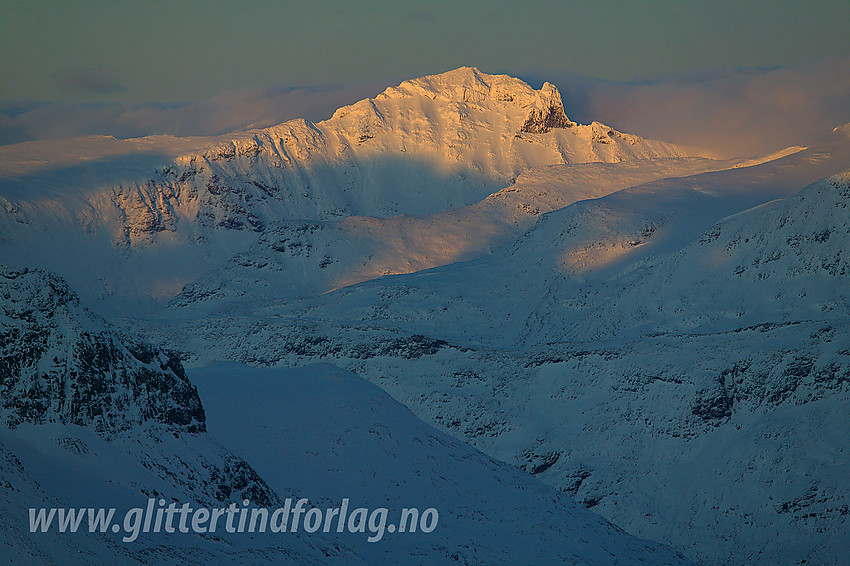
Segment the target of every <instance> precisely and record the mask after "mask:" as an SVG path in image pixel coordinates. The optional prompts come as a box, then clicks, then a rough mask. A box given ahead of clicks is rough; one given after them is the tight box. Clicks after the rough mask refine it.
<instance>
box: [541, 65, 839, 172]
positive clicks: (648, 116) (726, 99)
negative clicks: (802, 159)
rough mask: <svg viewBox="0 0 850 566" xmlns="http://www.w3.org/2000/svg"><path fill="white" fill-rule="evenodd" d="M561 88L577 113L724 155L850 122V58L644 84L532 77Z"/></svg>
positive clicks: (815, 135) (798, 139)
mask: <svg viewBox="0 0 850 566" xmlns="http://www.w3.org/2000/svg"><path fill="white" fill-rule="evenodd" d="M531 78H534V79H537V80H549V81H550V82H553V83H555V84H557V86H558V87H559V88H560V89H561V93H562V96H563V99H564V106H565V107H566V110H567V114H568V115H570V118H572V119H574V120H578V121H579V122H585V121H588V120H599V121H601V122H604V123H606V124H609V125H611V126H613V127H615V128H617V129H619V130H622V131H626V132H634V133H638V134H640V135H642V136H645V137H651V138H658V139H663V140H666V141H671V142H675V143H678V144H682V145H689V146H696V147H702V148H706V149H710V150H712V151H714V152H716V153H717V154H718V155H719V156H723V157H729V156H733V155H751V154H757V153H764V152H769V151H774V150H777V149H781V148H783V147H787V146H789V145H794V144H800V143H810V142H812V141H814V140H816V139H819V138H820V137H823V136H825V135H827V134H829V133H830V132H831V131H832V129H833V128H835V127H837V126H842V125H844V124H846V123H847V122H850V57H844V58H835V59H829V60H821V61H818V62H815V63H811V64H808V65H800V66H794V67H780V68H773V69H739V70H727V71H718V72H716V73H712V74H704V75H696V76H684V77H674V78H667V79H663V80H657V81H651V82H638V83H613V82H606V81H601V80H596V79H587V78H583V79H582V78H576V77H564V76H561V77H550V78H548V79H546V78H545V77H543V76H541V73H540V72H535V73H533V74H532V77H531Z"/></svg>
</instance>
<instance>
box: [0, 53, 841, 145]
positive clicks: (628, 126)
mask: <svg viewBox="0 0 850 566" xmlns="http://www.w3.org/2000/svg"><path fill="white" fill-rule="evenodd" d="M482 70H484V71H485V72H493V71H494V70H491V69H482ZM517 74H519V76H521V77H523V78H525V79H526V80H528V81H529V82H530V83H531V84H532V85H533V86H539V84H540V83H542V82H543V81H549V82H552V83H554V84H556V85H557V86H558V88H559V89H560V90H561V93H562V96H563V99H564V105H565V108H566V111H567V114H568V116H569V117H570V118H572V119H573V120H576V121H579V122H581V123H588V122H590V121H593V120H598V121H600V122H604V123H606V124H609V125H611V126H613V127H615V128H617V129H618V130H621V131H626V132H633V133H637V134H640V135H642V136H644V137H648V138H655V139H663V140H666V141H671V142H675V143H678V144H682V145H689V146H695V147H700V148H704V149H708V150H711V151H713V152H715V153H716V154H717V155H718V156H722V157H728V156H732V155H755V154H759V153H765V152H770V151H774V150H778V149H781V148H783V147H787V146H789V145H794V144H800V143H809V142H811V141H814V140H816V139H818V138H819V137H822V136H824V135H826V134H828V133H829V132H830V131H831V130H832V129H833V128H834V127H836V126H839V125H843V124H845V123H847V122H850V57H844V58H834V59H829V60H821V61H817V62H813V63H809V64H806V65H798V66H794V67H779V68H770V69H740V70H726V71H718V72H716V73H710V74H702V75H693V76H676V77H668V78H664V79H659V80H654V81H649V82H632V83H616V82H609V81H604V80H601V79H595V78H590V77H585V76H577V75H564V74H558V73H552V72H551V71H547V70H544V69H538V70H533V71H529V72H525V73H517ZM89 75H91V73H88V74H87V73H82V72H81V73H77V74H75V75H74V76H69V77H66V82H68V84H69V85H70V86H73V85H76V87H75V88H90V89H91V88H101V89H102V88H106V87H109V88H114V87H115V86H116V85H108V84H106V83H104V82H103V81H101V80H99V79H103V78H104V77H100V76H99V75H92V76H89ZM95 79H98V80H95ZM400 79H401V77H396V78H392V79H386V80H385V81H383V82H370V83H361V84H346V85H333V86H302V87H285V86H277V87H247V88H242V89H236V90H227V91H224V92H222V93H221V94H219V95H217V96H215V97H212V98H209V99H204V100H198V101H192V102H185V103H175V104H131V103H102V104H73V103H43V102H35V101H17V102H6V103H0V144H9V143H16V142H21V141H27V140H35V139H48V138H61V137H69V136H76V135H88V134H107V135H114V136H116V137H119V138H126V137H138V136H144V135H150V134H172V135H177V136H189V135H215V134H222V133H226V132H229V131H233V130H238V129H243V128H246V127H260V126H269V125H273V124H277V123H280V122H283V121H286V120H289V119H292V118H297V117H304V118H307V119H310V120H321V119H324V118H327V117H329V116H330V115H331V114H332V113H333V111H334V110H335V109H336V108H338V107H340V106H343V105H346V104H351V103H353V102H355V101H357V100H359V99H362V98H366V97H369V96H374V95H375V94H376V93H378V92H380V91H381V90H383V88H384V87H386V86H389V85H391V84H397V83H398V82H399V81H400Z"/></svg>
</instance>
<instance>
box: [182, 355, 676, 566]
mask: <svg viewBox="0 0 850 566" xmlns="http://www.w3.org/2000/svg"><path fill="white" fill-rule="evenodd" d="M190 375H191V377H192V380H193V381H194V382H196V383H197V384H198V387H199V391H200V394H201V397H202V398H203V400H204V404H205V407H206V408H207V411H208V413H209V421H210V434H211V435H212V436H213V437H215V438H217V439H218V440H219V441H221V442H222V443H223V444H224V445H226V446H228V447H229V448H231V449H233V450H234V451H235V452H236V453H237V454H239V455H240V456H242V457H244V458H245V459H247V460H249V461H250V462H252V463H253V464H254V465H255V466H256V468H257V470H258V471H259V473H260V474H261V475H262V476H263V477H264V478H265V479H266V480H267V481H268V482H269V485H270V486H271V487H272V489H274V490H275V491H276V492H277V493H279V494H281V495H282V496H293V497H295V496H298V497H306V498H309V499H310V502H311V505H317V506H320V507H333V506H338V505H339V504H340V501H341V500H342V499H343V498H350V499H351V502H350V505H351V507H352V508H354V507H358V506H363V507H367V508H370V509H374V508H376V507H386V508H388V509H389V523H393V521H394V520H396V519H397V517H398V515H397V514H398V513H399V512H400V511H401V509H402V508H404V507H418V508H419V509H420V511H422V510H424V509H427V508H429V507H434V508H436V509H437V510H438V511H439V526H438V528H437V529H436V530H435V531H434V532H432V533H421V532H420V533H417V534H409V533H404V534H401V533H395V534H393V533H389V532H388V533H386V534H384V538H383V539H382V540H381V541H380V542H378V543H371V544H370V543H364V541H363V538H364V537H363V536H362V535H350V536H348V537H347V538H344V539H343V542H344V543H346V544H348V545H350V546H352V547H354V548H356V549H357V550H358V552H360V553H362V555H363V556H364V557H365V558H366V560H367V562H369V563H371V564H383V563H387V562H390V561H392V562H399V563H401V564H409V563H427V564H456V563H458V562H460V563H464V564H519V563H523V564H556V563H557V564H640V563H646V564H676V563H679V562H680V560H681V559H680V558H677V557H676V556H675V555H674V554H673V553H671V551H670V550H669V549H668V548H665V547H662V546H660V545H656V544H654V543H647V542H644V541H640V540H637V539H634V538H632V537H631V536H629V535H627V534H625V533H624V532H622V531H621V530H620V529H618V528H616V527H614V526H613V525H611V524H609V523H607V522H605V521H604V520H602V519H601V518H600V517H598V516H596V515H595V514H593V513H590V512H588V511H587V510H586V509H584V508H582V507H581V506H580V505H578V504H576V503H575V502H574V501H573V500H571V499H570V498H568V497H566V496H564V495H563V494H559V493H557V492H556V491H554V490H552V489H551V488H550V487H548V486H545V485H544V484H542V483H540V482H539V481H537V480H535V479H533V478H531V477H530V476H529V475H528V474H526V473H524V472H521V471H519V470H517V469H516V468H513V467H511V466H508V465H506V464H503V463H500V462H496V461H494V460H492V459H490V458H489V457H487V456H485V455H484V454H482V453H480V452H478V451H477V450H475V449H473V448H471V447H469V446H467V445H466V444H463V443H461V442H459V441H457V440H455V439H453V438H451V437H449V436H447V435H445V434H443V433H441V432H438V431H437V430H435V429H433V428H432V427H430V426H428V425H426V424H425V423H423V422H422V421H420V420H419V419H417V418H416V417H414V416H413V414H411V413H410V411H409V410H408V409H407V408H405V407H404V406H402V405H401V404H399V403H398V402H397V401H395V400H393V399H392V398H391V397H390V396H389V395H387V394H386V393H385V392H384V391H382V390H381V389H380V388H378V387H376V386H374V385H372V384H370V383H368V382H366V381H364V380H363V379H361V378H359V377H358V376H356V375H354V374H352V373H349V372H346V371H343V370H340V369H337V368H335V367H333V366H327V365H323V366H309V367H304V368H299V369H295V370H280V369H256V368H251V367H248V366H244V365H241V364H232V363H230V364H217V365H212V366H204V367H200V368H195V369H193V370H192V371H191V372H190ZM213 423H214V424H213Z"/></svg>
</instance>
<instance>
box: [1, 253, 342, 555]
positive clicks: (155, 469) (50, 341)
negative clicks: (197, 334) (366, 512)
mask: <svg viewBox="0 0 850 566" xmlns="http://www.w3.org/2000/svg"><path fill="white" fill-rule="evenodd" d="M0 297H2V300H1V301H0V308H2V312H0V355H2V358H0V359H2V364H0V400H2V405H0V418H2V425H0V445H2V450H0V453H2V458H0V470H2V476H1V477H2V478H3V485H4V489H3V490H0V491H1V492H2V493H0V498H2V501H3V509H5V510H6V513H4V514H3V517H2V519H0V521H1V522H2V524H3V526H4V528H3V535H2V536H0V548H3V549H4V550H3V556H4V557H9V558H10V559H13V560H15V561H17V562H20V563H24V564H56V563H62V564H91V563H104V564H107V563H144V564H174V563H185V564H207V563H210V562H213V563H232V561H240V562H241V561H246V562H252V563H261V562H275V563H277V562H284V563H292V564H295V563H298V564H303V563H310V564H321V563H327V562H328V561H329V560H330V561H334V562H335V563H339V564H347V563H349V562H351V561H352V560H354V559H355V558H356V556H355V555H354V553H353V552H351V551H350V550H345V549H339V548H337V547H336V546H335V545H334V544H333V543H332V542H331V541H328V540H327V539H322V538H321V537H317V538H316V539H315V540H305V539H303V538H300V537H298V536H293V537H290V538H289V539H286V540H282V541H281V540H273V539H272V538H271V537H266V538H265V539H264V538H263V537H252V536H245V537H242V538H241V539H238V537H233V540H226V539H225V538H222V537H213V536H210V537H207V536H202V535H194V534H192V535H186V536H185V537H182V538H181V537H170V536H167V535H165V534H142V535H140V537H139V539H138V540H137V541H135V542H133V543H132V544H124V543H122V542H121V537H122V536H123V535H124V533H123V532H122V533H118V534H116V533H113V532H111V531H108V532H106V533H88V532H87V528H86V527H85V526H84V528H83V530H85V531H86V532H79V533H76V534H71V533H64V534H61V533H58V532H57V530H56V529H55V527H54V530H53V531H52V532H47V533H41V532H35V533H33V532H30V529H29V516H28V510H29V509H30V508H35V509H38V508H43V507H46V508H56V507H74V508H77V509H79V508H81V507H85V508H89V507H95V508H99V507H103V508H116V509H118V513H120V514H122V515H121V516H120V518H118V515H116V521H115V522H116V523H121V522H122V519H123V513H124V512H125V511H127V510H129V509H131V508H134V507H145V506H146V504H147V500H148V498H149V497H154V498H162V499H165V500H167V501H169V502H171V501H174V502H179V503H180V504H181V505H182V504H183V503H191V504H192V507H194V508H197V507H199V506H207V507H209V506H215V507H221V506H224V505H227V504H229V503H230V502H231V501H234V500H239V501H241V500H242V499H243V498H248V499H250V500H251V501H254V502H256V503H257V504H259V505H267V506H271V505H276V504H277V503H278V502H279V498H278V497H277V495H276V494H275V493H274V492H273V491H272V490H271V489H269V487H268V486H267V485H266V483H265V482H264V481H263V480H262V479H261V478H260V477H259V476H258V475H257V473H256V472H255V471H254V469H253V468H252V467H251V466H250V465H249V464H248V463H247V462H245V460H243V459H242V458H239V457H238V456H236V455H235V454H234V453H233V452H231V451H228V450H227V449H224V448H222V447H221V446H220V445H219V444H218V443H216V442H214V441H213V440H212V439H211V438H210V437H209V436H208V435H207V434H206V418H205V413H204V409H203V407H202V405H201V402H200V399H199V398H198V395H197V391H196V389H195V387H194V386H193V385H192V384H191V383H190V382H189V381H188V379H187V378H186V376H185V374H184V372H183V368H182V365H181V364H180V362H179V361H178V360H177V359H176V358H175V357H174V356H173V355H171V354H168V353H165V352H163V351H161V350H160V349H159V348H157V347H155V346H152V345H150V344H148V343H146V342H144V341H141V340H138V339H135V338H132V337H130V336H128V335H126V334H124V333H121V332H118V331H116V330H115V329H114V328H112V327H111V326H110V325H108V324H107V323H106V322H104V321H103V320H102V319H100V318H99V317H97V316H94V315H92V314H91V313H90V312H89V311H88V310H87V309H86V308H85V307H83V306H82V305H80V303H79V300H78V299H77V297H76V295H75V294H74V293H73V292H72V291H71V290H70V289H69V288H68V286H67V285H66V284H65V283H64V281H62V280H60V279H58V278H56V277H55V276H53V275H50V274H48V273H46V272H44V271H40V270H25V269H24V270H14V269H9V268H6V267H3V268H2V269H0ZM86 525H87V523H86ZM296 557H297V558H296Z"/></svg>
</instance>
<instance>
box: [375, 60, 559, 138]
mask: <svg viewBox="0 0 850 566" xmlns="http://www.w3.org/2000/svg"><path fill="white" fill-rule="evenodd" d="M418 96H424V97H427V98H430V99H431V100H440V101H448V102H455V103H472V104H485V103H488V102H489V103H496V104H509V105H512V106H518V107H520V108H528V109H529V115H528V118H527V119H526V122H525V124H523V127H522V130H521V131H523V132H527V133H536V134H539V133H545V132H548V131H549V130H551V129H552V128H569V127H572V126H574V125H575V124H574V123H573V122H571V121H570V119H569V118H567V115H566V114H565V112H564V104H563V101H562V100H561V93H560V92H558V89H557V88H556V87H555V86H554V85H553V84H551V83H548V82H547V83H543V86H542V87H541V88H540V90H534V88H532V87H531V86H529V84H528V83H526V82H525V81H523V80H521V79H518V78H516V77H511V76H510V75H489V74H487V73H482V72H481V71H480V70H478V69H477V68H476V67H460V68H457V69H454V70H452V71H447V72H445V73H441V74H438V75H428V76H425V77H420V78H418V79H410V80H407V81H404V82H402V83H401V84H400V85H398V86H397V87H390V88H388V89H386V90H385V91H384V92H382V93H381V94H379V95H378V96H377V97H376V98H375V99H376V100H387V99H393V98H410V97H418Z"/></svg>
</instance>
